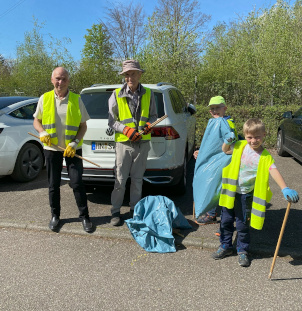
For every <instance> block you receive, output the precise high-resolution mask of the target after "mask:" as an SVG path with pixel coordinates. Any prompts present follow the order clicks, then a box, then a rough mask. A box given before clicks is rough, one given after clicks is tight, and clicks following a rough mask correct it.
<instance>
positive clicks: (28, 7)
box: [0, 0, 276, 60]
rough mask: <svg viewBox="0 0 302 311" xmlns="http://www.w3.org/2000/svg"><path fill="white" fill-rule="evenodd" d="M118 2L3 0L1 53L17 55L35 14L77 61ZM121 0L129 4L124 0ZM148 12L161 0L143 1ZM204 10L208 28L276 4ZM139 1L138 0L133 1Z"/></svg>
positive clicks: (210, 5) (236, 2)
mask: <svg viewBox="0 0 302 311" xmlns="http://www.w3.org/2000/svg"><path fill="white" fill-rule="evenodd" d="M112 2H113V3H114V2H116V1H114V0H112V1H107V0H86V1H78V0H65V1H64V0H51V1H47V0H0V4H1V6H0V54H2V55H3V56H4V57H5V58H14V57H15V56H16V47H17V44H18V43H22V42H23V41H24V33H25V32H26V31H31V30H32V29H33V17H35V19H37V20H38V22H39V23H42V22H43V23H44V28H43V30H42V33H43V34H45V35H47V34H51V35H52V36H53V37H54V38H56V39H62V38H64V37H68V38H70V39H71V43H70V44H68V45H66V47H67V49H68V50H69V51H70V53H71V55H72V56H73V58H74V59H75V60H79V59H80V58H81V50H82V49H83V46H84V43H85V39H84V35H85V34H86V33H87V31H86V30H87V29H89V28H91V26H92V25H93V24H96V23H98V20H99V19H100V18H102V19H103V18H104V16H105V15H104V13H105V9H106V7H108V6H109V5H110V3H112ZM120 2H121V3H125V2H123V1H120ZM139 2H140V3H141V4H142V5H143V7H144V11H145V13H146V14H147V15H151V14H152V12H153V9H154V7H155V6H156V3H157V0H141V1H139ZM198 2H199V4H200V8H201V11H202V12H203V13H205V14H208V15H211V22H210V23H209V25H208V27H209V29H211V28H212V27H213V26H214V25H216V24H217V22H223V21H224V22H226V23H229V22H230V21H231V20H234V19H237V18H238V17H244V16H246V15H248V13H249V12H251V11H252V10H253V9H254V8H255V9H256V10H257V9H259V8H267V7H270V6H272V5H273V4H274V3H275V2H276V1H274V0H229V1H226V0H199V1H198ZM133 3H134V4H135V3H138V0H133Z"/></svg>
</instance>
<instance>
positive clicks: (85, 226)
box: [82, 218, 93, 233]
mask: <svg viewBox="0 0 302 311" xmlns="http://www.w3.org/2000/svg"><path fill="white" fill-rule="evenodd" d="M82 225H83V229H84V231H86V232H88V233H90V232H92V231H93V225H92V222H91V221H90V219H89V218H83V219H82Z"/></svg>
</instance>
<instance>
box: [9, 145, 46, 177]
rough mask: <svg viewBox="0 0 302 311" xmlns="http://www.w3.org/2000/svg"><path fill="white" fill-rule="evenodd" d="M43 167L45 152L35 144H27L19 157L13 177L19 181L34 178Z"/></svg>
mask: <svg viewBox="0 0 302 311" xmlns="http://www.w3.org/2000/svg"><path fill="white" fill-rule="evenodd" d="M42 168H43V154H42V152H41V150H40V148H39V147H38V146H36V145H35V144H31V143H27V144H25V145H24V146H23V147H22V148H21V150H20V152H19V154H18V157H17V160H16V164H15V168H14V171H13V173H12V175H11V177H12V179H14V180H15V181H19V182H28V181H32V180H34V179H35V178H36V177H37V176H38V175H39V174H40V172H41V170H42Z"/></svg>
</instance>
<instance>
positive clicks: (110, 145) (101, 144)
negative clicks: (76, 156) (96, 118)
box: [91, 141, 115, 152]
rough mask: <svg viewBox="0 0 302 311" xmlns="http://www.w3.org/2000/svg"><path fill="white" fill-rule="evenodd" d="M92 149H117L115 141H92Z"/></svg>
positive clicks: (110, 150)
mask: <svg viewBox="0 0 302 311" xmlns="http://www.w3.org/2000/svg"><path fill="white" fill-rule="evenodd" d="M91 150H93V151H105V152H114V151H115V143H114V142H107V141H93V142H92V143H91Z"/></svg>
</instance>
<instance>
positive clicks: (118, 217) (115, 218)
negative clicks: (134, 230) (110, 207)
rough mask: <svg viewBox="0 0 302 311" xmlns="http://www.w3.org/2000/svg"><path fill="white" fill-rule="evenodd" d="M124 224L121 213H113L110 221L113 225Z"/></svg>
mask: <svg viewBox="0 0 302 311" xmlns="http://www.w3.org/2000/svg"><path fill="white" fill-rule="evenodd" d="M121 224H122V219H121V215H120V213H113V214H112V217H111V221H110V225H111V226H120V225H121Z"/></svg>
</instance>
